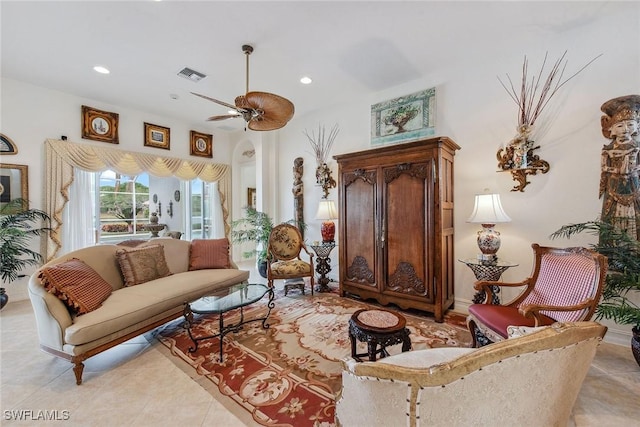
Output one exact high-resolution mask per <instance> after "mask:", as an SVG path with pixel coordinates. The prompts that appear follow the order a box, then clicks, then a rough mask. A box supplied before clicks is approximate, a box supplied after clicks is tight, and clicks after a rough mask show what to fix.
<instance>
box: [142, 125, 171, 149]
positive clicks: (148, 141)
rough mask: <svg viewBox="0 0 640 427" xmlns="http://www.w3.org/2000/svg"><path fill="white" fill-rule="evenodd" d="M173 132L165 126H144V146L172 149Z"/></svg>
mask: <svg viewBox="0 0 640 427" xmlns="http://www.w3.org/2000/svg"><path fill="white" fill-rule="evenodd" d="M170 133H171V130H170V129H169V128H166V127H164V126H158V125H153V124H151V123H146V122H145V124H144V145H145V146H147V147H156V148H164V149H165V150H170V149H171V139H170Z"/></svg>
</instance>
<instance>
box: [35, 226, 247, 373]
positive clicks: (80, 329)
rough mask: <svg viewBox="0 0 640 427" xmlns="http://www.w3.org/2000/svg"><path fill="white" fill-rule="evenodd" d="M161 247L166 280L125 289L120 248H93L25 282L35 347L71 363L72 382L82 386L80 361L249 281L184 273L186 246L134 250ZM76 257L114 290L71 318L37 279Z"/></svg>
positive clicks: (166, 241)
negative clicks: (92, 307)
mask: <svg viewBox="0 0 640 427" xmlns="http://www.w3.org/2000/svg"><path fill="white" fill-rule="evenodd" d="M155 244H161V245H162V246H163V247H164V254H165V259H166V262H167V265H168V267H169V270H170V271H171V273H172V274H171V275H170V276H167V277H162V278H159V279H154V280H152V281H149V282H146V283H142V284H139V285H136V286H130V287H125V286H124V283H123V277H122V275H121V270H120V267H119V264H118V261H117V259H116V256H115V255H116V251H117V250H118V249H122V246H116V245H97V246H92V247H87V248H84V249H80V250H77V251H74V252H71V253H68V254H66V255H64V256H62V257H60V258H57V259H54V260H52V261H50V262H49V263H47V264H45V265H44V266H42V267H41V268H40V269H38V270H37V271H36V272H35V273H34V274H33V275H32V276H31V279H30V281H29V297H30V299H31V303H32V305H33V309H34V311H35V316H36V324H37V329H38V336H39V340H40V348H41V349H42V350H44V351H46V352H48V353H51V354H53V355H55V356H58V357H62V358H64V359H67V360H69V361H71V363H73V364H74V365H75V366H74V368H73V370H74V372H75V376H76V383H77V384H81V383H82V370H83V368H84V365H83V363H82V362H83V361H84V360H86V359H88V358H89V357H91V356H94V355H96V354H98V353H100V352H102V351H105V350H107V349H109V348H111V347H114V346H116V345H118V344H120V343H122V342H125V341H127V340H129V339H131V338H133V337H135V336H137V335H140V334H142V333H144V332H147V331H149V330H152V329H154V328H156V327H158V326H160V325H162V324H164V323H166V322H168V321H170V320H173V319H176V318H178V317H180V316H181V315H182V312H183V307H184V303H185V302H189V301H193V300H195V299H198V298H200V297H202V296H204V295H209V294H211V293H213V292H214V291H217V290H221V289H224V288H228V287H230V286H233V285H236V284H238V283H242V282H245V281H247V280H248V278H249V272H248V271H244V270H238V269H237V267H236V266H235V264H233V263H232V262H231V267H232V268H221V269H204V270H193V271H189V270H188V268H189V249H190V242H188V241H185V240H177V239H171V238H159V239H152V240H150V241H149V242H145V243H142V244H141V245H139V246H138V247H144V246H149V245H155ZM71 258H78V259H80V260H82V261H84V262H85V263H86V264H87V265H88V266H89V267H91V268H93V269H94V270H95V272H97V273H98V274H99V275H100V276H101V277H102V278H103V279H104V280H105V281H106V282H108V283H109V284H110V285H111V287H112V288H113V292H112V293H111V295H110V296H109V297H108V298H107V299H106V300H105V301H104V302H102V305H101V306H100V307H99V308H97V309H96V310H94V311H90V312H89V313H86V314H82V315H79V316H76V315H73V314H72V312H71V311H70V310H69V309H68V308H67V306H66V305H65V304H64V303H63V302H62V301H61V300H60V299H59V298H58V297H56V296H55V295H53V294H51V293H49V292H47V290H46V289H45V287H44V286H43V284H42V281H41V279H40V278H39V276H40V272H41V270H42V269H44V268H46V267H48V266H51V265H54V264H59V263H62V262H64V261H67V260H69V259H71Z"/></svg>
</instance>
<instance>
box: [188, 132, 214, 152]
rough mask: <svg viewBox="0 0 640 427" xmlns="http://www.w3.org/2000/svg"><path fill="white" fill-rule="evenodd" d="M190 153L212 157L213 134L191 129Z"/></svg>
mask: <svg viewBox="0 0 640 427" xmlns="http://www.w3.org/2000/svg"><path fill="white" fill-rule="evenodd" d="M191 155H192V156H200V157H213V135H209V134H206V133H200V132H196V131H195V130H192V131H191Z"/></svg>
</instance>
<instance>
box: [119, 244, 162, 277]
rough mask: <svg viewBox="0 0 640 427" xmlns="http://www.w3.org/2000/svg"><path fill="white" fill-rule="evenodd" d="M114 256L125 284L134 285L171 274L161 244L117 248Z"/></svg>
mask: <svg viewBox="0 0 640 427" xmlns="http://www.w3.org/2000/svg"><path fill="white" fill-rule="evenodd" d="M116 258H117V259H118V264H120V271H121V272H122V276H123V278H124V285H125V286H135V285H139V284H141V283H145V282H148V281H150V280H154V279H158V278H161V277H167V276H169V275H171V271H169V267H168V266H167V261H166V259H165V257H164V248H163V247H162V245H151V246H144V247H136V248H128V249H118V250H117V251H116Z"/></svg>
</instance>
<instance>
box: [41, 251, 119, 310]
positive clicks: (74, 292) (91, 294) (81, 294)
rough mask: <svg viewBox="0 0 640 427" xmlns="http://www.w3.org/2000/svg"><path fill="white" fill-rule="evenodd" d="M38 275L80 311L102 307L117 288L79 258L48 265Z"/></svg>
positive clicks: (45, 284) (59, 295)
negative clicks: (114, 288)
mask: <svg viewBox="0 0 640 427" xmlns="http://www.w3.org/2000/svg"><path fill="white" fill-rule="evenodd" d="M38 277H39V278H40V282H41V283H42V285H43V286H44V288H45V289H46V290H47V291H48V292H50V293H52V294H53V295H55V296H57V297H58V298H60V300H62V301H63V302H64V303H65V304H66V305H67V306H68V307H69V308H70V309H71V310H73V311H75V312H76V313H77V314H84V313H88V312H90V311H93V310H95V309H96V308H98V307H100V306H101V305H102V302H103V301H104V300H106V299H107V298H108V297H109V295H111V292H112V291H113V288H112V287H111V285H110V284H109V283H107V282H106V281H105V280H104V279H103V278H102V277H101V276H100V275H99V274H98V273H97V272H96V271H95V270H94V269H93V268H91V267H89V266H88V265H87V264H85V262H84V261H82V260H79V259H78V258H71V259H70V260H68V261H65V262H62V263H60V264H55V265H52V266H50V267H45V268H43V269H42V271H41V272H40V275H39V276H38Z"/></svg>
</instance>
